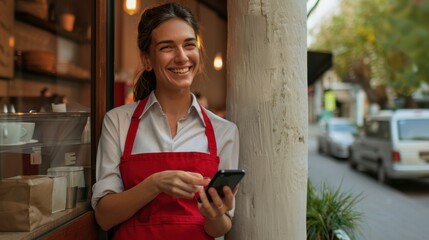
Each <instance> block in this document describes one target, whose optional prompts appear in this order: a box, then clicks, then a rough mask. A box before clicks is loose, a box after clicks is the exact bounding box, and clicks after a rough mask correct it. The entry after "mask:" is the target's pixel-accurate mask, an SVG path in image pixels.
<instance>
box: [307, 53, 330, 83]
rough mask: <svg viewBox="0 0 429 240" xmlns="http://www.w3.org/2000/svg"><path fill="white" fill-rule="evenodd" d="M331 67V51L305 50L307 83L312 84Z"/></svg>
mask: <svg viewBox="0 0 429 240" xmlns="http://www.w3.org/2000/svg"><path fill="white" fill-rule="evenodd" d="M331 67H332V53H329V52H315V51H307V84H308V86H311V85H313V83H315V82H316V81H317V79H318V78H320V77H321V76H322V75H323V73H325V72H326V71H327V70H329V69H330V68H331Z"/></svg>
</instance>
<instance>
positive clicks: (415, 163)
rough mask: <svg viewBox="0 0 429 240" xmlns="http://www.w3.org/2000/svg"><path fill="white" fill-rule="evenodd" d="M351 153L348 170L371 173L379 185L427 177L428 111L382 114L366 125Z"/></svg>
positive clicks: (428, 155) (428, 153) (388, 112)
mask: <svg viewBox="0 0 429 240" xmlns="http://www.w3.org/2000/svg"><path fill="white" fill-rule="evenodd" d="M351 152H352V153H351V158H350V159H349V163H350V166H351V167H352V168H357V167H364V168H366V169H368V170H370V171H373V172H375V173H376V174H377V179H378V181H380V182H383V183H389V182H390V181H391V180H394V179H411V178H419V177H429V110H422V109H414V110H410V109H408V110H396V111H387V112H386V111H385V112H383V111H382V113H380V114H379V115H377V116H374V117H371V118H369V119H368V120H367V121H366V123H365V126H364V133H363V134H362V135H361V136H359V137H357V138H356V140H355V142H354V143H353V145H352V146H351Z"/></svg>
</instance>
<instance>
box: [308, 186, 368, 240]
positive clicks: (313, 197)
mask: <svg viewBox="0 0 429 240" xmlns="http://www.w3.org/2000/svg"><path fill="white" fill-rule="evenodd" d="M340 190H341V185H340V186H339V187H338V188H337V189H336V190H332V189H331V188H329V187H328V186H327V185H326V184H325V183H324V184H322V185H321V186H320V189H319V190H316V189H315V187H314V185H313V184H312V183H311V181H310V180H308V188H307V239H310V240H335V239H348V237H350V238H351V239H355V236H356V232H358V227H359V224H360V221H361V219H362V213H361V212H359V211H357V210H356V209H355V207H356V205H357V203H358V202H359V201H360V200H362V194H358V195H356V196H354V195H353V194H351V193H343V192H341V191H340ZM344 233H346V234H344ZM341 234H342V235H343V236H339V235H341ZM344 235H346V236H344Z"/></svg>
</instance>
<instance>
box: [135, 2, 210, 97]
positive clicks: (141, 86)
mask: <svg viewBox="0 0 429 240" xmlns="http://www.w3.org/2000/svg"><path fill="white" fill-rule="evenodd" d="M172 18H180V19H182V20H183V21H185V22H187V23H188V24H189V25H190V26H191V27H192V28H193V29H194V32H195V38H197V35H198V32H199V26H198V22H197V20H196V19H195V17H194V16H193V15H192V13H191V11H190V10H189V9H187V8H185V7H183V6H181V5H179V4H177V3H166V4H162V5H159V6H155V7H153V8H148V9H146V10H145V11H144V12H143V14H142V15H141V18H140V22H139V25H138V35H137V44H138V47H139V49H140V53H149V47H150V45H151V43H152V31H153V30H154V29H155V28H157V27H158V26H159V25H160V24H162V23H164V22H165V21H167V20H170V19H172ZM200 58H201V55H200ZM200 60H201V59H200ZM201 65H202V61H200V66H201ZM199 70H200V69H199ZM155 88H156V77H155V73H154V71H153V69H152V70H150V71H147V70H145V69H142V70H141V72H140V76H139V77H138V80H137V82H136V84H135V85H134V99H135V101H137V100H142V99H144V98H145V97H146V96H147V95H149V94H150V92H151V91H152V90H154V89H155Z"/></svg>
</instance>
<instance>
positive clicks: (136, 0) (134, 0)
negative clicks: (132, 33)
mask: <svg viewBox="0 0 429 240" xmlns="http://www.w3.org/2000/svg"><path fill="white" fill-rule="evenodd" d="M123 1H124V5H123V8H124V11H125V12H126V13H127V14H128V15H134V14H136V13H137V12H138V11H139V10H140V0H123Z"/></svg>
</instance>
